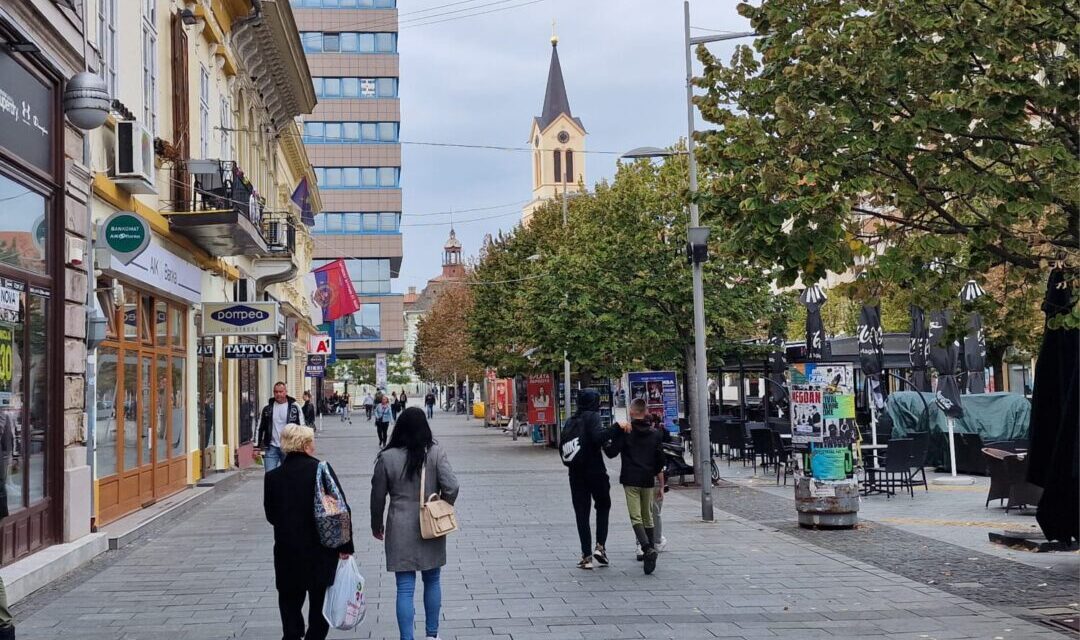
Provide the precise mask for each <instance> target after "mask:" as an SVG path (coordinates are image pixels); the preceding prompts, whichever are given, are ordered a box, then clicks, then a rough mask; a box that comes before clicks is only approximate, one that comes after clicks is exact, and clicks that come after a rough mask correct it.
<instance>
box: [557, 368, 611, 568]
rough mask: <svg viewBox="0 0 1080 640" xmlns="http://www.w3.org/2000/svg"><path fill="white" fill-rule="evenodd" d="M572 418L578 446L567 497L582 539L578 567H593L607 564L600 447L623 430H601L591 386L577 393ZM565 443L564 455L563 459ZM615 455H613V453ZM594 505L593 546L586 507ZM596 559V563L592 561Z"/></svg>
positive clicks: (607, 488)
mask: <svg viewBox="0 0 1080 640" xmlns="http://www.w3.org/2000/svg"><path fill="white" fill-rule="evenodd" d="M571 420H576V421H578V425H577V428H578V429H579V433H580V434H581V435H580V436H579V438H578V439H579V446H580V449H579V450H578V451H577V452H576V453H575V454H574V455H573V461H572V462H570V463H568V464H567V466H568V467H569V468H570V497H571V499H572V500H573V503H574V516H575V518H576V520H577V530H578V539H579V541H580V542H581V560H580V561H578V565H577V566H578V567H579V568H581V569H592V568H593V567H594V566H597V565H598V566H601V567H606V566H608V557H607V551H606V549H605V548H604V545H606V544H607V534H608V515H609V514H610V512H611V483H610V482H609V481H608V475H607V467H606V466H605V465H604V454H603V450H604V447H605V445H606V444H608V442H609V441H610V440H611V439H612V438H614V437H616V434H618V433H621V432H622V427H619V426H618V425H613V426H612V427H610V428H608V429H604V427H603V425H602V424H601V423H600V394H599V393H597V392H596V391H595V390H593V389H583V390H582V391H580V392H579V393H578V411H577V413H576V414H574V416H573V417H572V418H571ZM565 455H566V453H565V443H564V458H565ZM612 457H614V454H612ZM594 506H595V508H596V548H595V549H594V548H593V546H592V532H591V531H590V530H589V509H590V507H594ZM594 561H595V564H594Z"/></svg>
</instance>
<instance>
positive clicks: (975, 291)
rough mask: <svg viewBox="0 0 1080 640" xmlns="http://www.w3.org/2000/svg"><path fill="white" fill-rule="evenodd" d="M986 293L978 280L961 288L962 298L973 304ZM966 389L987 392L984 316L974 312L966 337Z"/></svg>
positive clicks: (964, 355)
mask: <svg viewBox="0 0 1080 640" xmlns="http://www.w3.org/2000/svg"><path fill="white" fill-rule="evenodd" d="M984 295H986V291H984V290H983V288H982V287H980V286H979V283H978V282H975V281H974V280H968V281H967V283H966V284H965V285H964V287H963V288H962V289H960V300H961V301H962V302H963V303H964V304H971V303H972V302H975V301H976V300H978V299H979V298H981V297H983V296H984ZM963 360H964V371H965V374H966V375H965V380H964V390H965V391H967V392H968V393H985V392H986V336H985V334H984V333H983V324H982V316H981V315H979V313H978V312H972V313H971V314H970V315H969V316H968V332H967V336H966V337H965V338H964V347H963Z"/></svg>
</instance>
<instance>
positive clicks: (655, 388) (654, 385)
mask: <svg viewBox="0 0 1080 640" xmlns="http://www.w3.org/2000/svg"><path fill="white" fill-rule="evenodd" d="M627 382H628V386H629V388H630V400H631V401H633V400H637V399H639V398H640V399H642V400H644V401H645V406H646V408H647V409H648V412H649V413H650V414H653V415H658V416H660V418H661V419H662V420H663V421H664V428H666V429H667V430H668V431H671V432H673V433H678V431H679V385H678V378H677V377H676V376H675V372H674V371H639V372H635V373H630V374H627Z"/></svg>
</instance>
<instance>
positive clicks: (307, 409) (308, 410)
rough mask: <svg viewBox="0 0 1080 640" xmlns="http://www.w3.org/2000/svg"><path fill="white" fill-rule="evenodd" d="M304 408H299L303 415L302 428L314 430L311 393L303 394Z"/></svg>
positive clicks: (313, 410) (313, 409)
mask: <svg viewBox="0 0 1080 640" xmlns="http://www.w3.org/2000/svg"><path fill="white" fill-rule="evenodd" d="M303 397H304V406H302V407H300V411H301V413H303V414H304V426H305V427H311V428H312V429H314V428H315V406H314V405H312V404H311V392H310V391H305V392H304V396H303Z"/></svg>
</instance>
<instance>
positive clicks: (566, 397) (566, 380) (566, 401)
mask: <svg viewBox="0 0 1080 640" xmlns="http://www.w3.org/2000/svg"><path fill="white" fill-rule="evenodd" d="M556 177H558V176H556ZM567 197H568V196H567V193H566V176H563V183H562V226H563V229H565V228H566V226H567V225H568V224H569V223H568V220H569V216H568V212H567V204H566V199H567ZM563 389H565V392H564V393H563V410H564V411H565V414H564V420H569V419H570V358H569V357H568V355H567V352H566V350H565V349H564V350H563ZM555 446H556V447H558V448H559V451H560V452H561V451H562V430H561V429H559V425H555ZM560 455H561V453H560Z"/></svg>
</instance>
